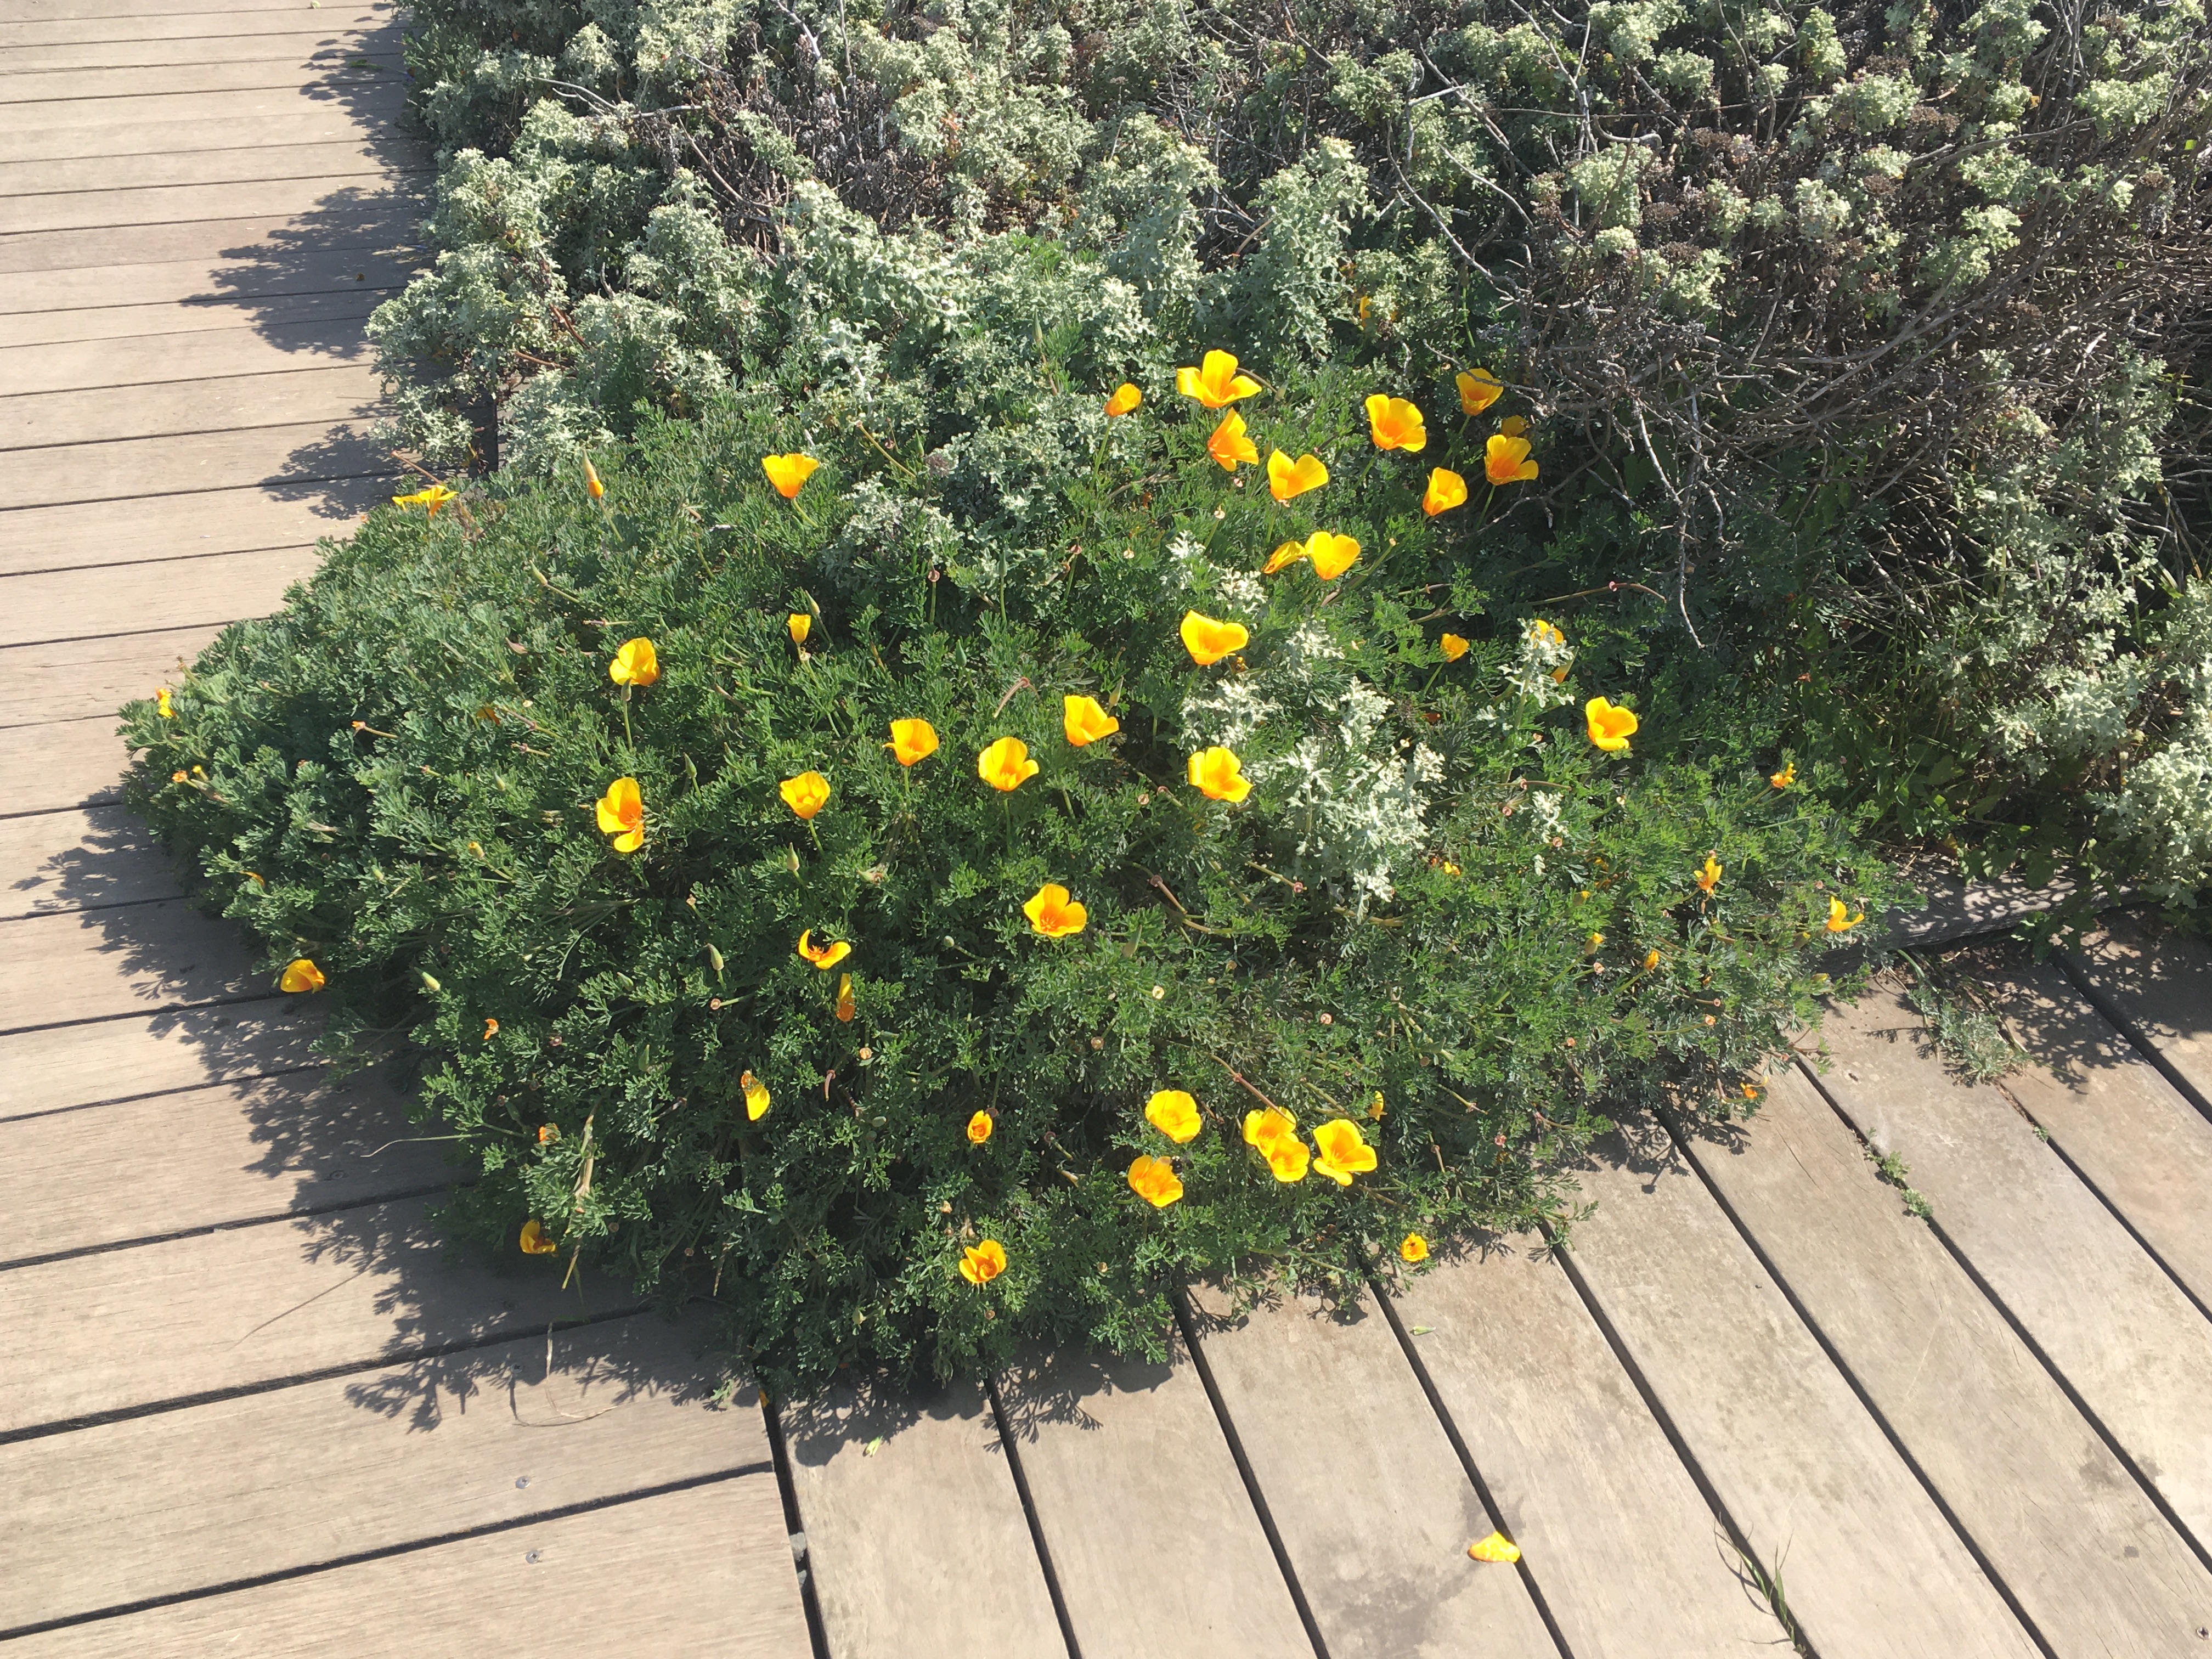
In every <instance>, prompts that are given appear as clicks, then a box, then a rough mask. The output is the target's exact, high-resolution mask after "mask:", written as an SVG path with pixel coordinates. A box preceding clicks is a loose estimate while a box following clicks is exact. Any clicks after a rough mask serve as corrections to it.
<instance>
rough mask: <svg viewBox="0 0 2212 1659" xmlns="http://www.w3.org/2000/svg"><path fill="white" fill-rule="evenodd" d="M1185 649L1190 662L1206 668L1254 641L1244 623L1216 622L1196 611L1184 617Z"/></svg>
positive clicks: (1183, 636)
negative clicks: (1245, 629) (1188, 654)
mask: <svg viewBox="0 0 2212 1659" xmlns="http://www.w3.org/2000/svg"><path fill="white" fill-rule="evenodd" d="M1251 642H1252V636H1251V635H1249V634H1248V633H1246V632H1245V631H1244V624H1243V623H1233V622H1216V621H1214V619H1213V618H1212V617H1201V616H1200V615H1199V614H1198V612H1197V611H1184V612H1183V616H1182V644H1183V649H1184V650H1186V651H1188V652H1189V653H1190V659H1191V660H1192V661H1193V662H1194V663H1196V664H1197V665H1199V666H1200V667H1201V668H1203V667H1205V666H1206V665H1207V664H1209V663H1217V662H1219V661H1220V660H1221V659H1223V658H1224V657H1225V656H1227V655H1229V654H1230V653H1231V652H1234V651H1242V650H1243V648H1244V647H1246V646H1247V645H1249V644H1250V643H1251Z"/></svg>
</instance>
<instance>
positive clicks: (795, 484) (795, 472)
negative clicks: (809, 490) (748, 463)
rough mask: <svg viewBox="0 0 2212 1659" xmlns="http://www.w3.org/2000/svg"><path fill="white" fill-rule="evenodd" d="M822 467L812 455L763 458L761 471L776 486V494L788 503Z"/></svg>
mask: <svg viewBox="0 0 2212 1659" xmlns="http://www.w3.org/2000/svg"><path fill="white" fill-rule="evenodd" d="M819 465H822V463H821V462H819V461H817V460H816V459H814V458H813V457H812V456H811V455H795V454H794V455H763V456H762V457H761V471H763V472H765V473H767V474H768V481H769V483H772V484H774V485H775V493H776V494H777V495H781V496H782V497H783V499H784V500H786V501H789V500H791V499H792V498H793V496H795V495H798V494H799V491H800V490H801V489H804V488H805V484H806V481H807V480H808V479H809V478H811V477H813V476H814V469H815V468H816V467H817V466H819Z"/></svg>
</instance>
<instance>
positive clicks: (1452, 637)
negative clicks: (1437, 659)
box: [1437, 634, 1468, 662]
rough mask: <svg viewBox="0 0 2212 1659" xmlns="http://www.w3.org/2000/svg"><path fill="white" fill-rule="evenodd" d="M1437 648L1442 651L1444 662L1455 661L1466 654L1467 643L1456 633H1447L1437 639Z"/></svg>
mask: <svg viewBox="0 0 2212 1659" xmlns="http://www.w3.org/2000/svg"><path fill="white" fill-rule="evenodd" d="M1437 650H1439V651H1441V652H1443V653H1444V660H1445V661H1446V662H1457V661H1458V660H1459V659H1461V658H1462V657H1464V656H1465V655H1467V653H1468V643H1467V641H1465V640H1463V639H1462V638H1461V637H1460V636H1459V635H1456V634H1447V635H1444V636H1443V638H1442V639H1440V640H1438V641H1437Z"/></svg>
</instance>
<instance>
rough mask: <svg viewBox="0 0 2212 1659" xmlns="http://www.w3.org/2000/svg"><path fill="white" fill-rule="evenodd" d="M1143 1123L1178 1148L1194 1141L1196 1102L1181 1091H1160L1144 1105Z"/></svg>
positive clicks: (1197, 1127)
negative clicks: (1147, 1124)
mask: <svg viewBox="0 0 2212 1659" xmlns="http://www.w3.org/2000/svg"><path fill="white" fill-rule="evenodd" d="M1145 1121H1146V1122H1147V1123H1149V1124H1151V1125H1152V1127H1154V1128H1155V1129H1158V1131H1159V1132H1160V1133H1162V1134H1164V1135H1165V1136H1166V1137H1167V1138H1168V1139H1170V1140H1172V1141H1174V1142H1175V1143H1176V1145H1177V1146H1183V1145H1185V1144H1186V1143H1188V1142H1189V1141H1191V1140H1193V1139H1196V1137H1197V1135H1198V1132H1199V1129H1200V1127H1201V1124H1200V1118H1199V1115H1198V1102H1197V1101H1195V1100H1194V1099H1192V1098H1191V1097H1190V1095H1189V1093H1188V1091H1185V1090H1182V1089H1162V1090H1160V1091H1158V1093H1156V1094H1154V1095H1153V1096H1152V1098H1151V1099H1150V1100H1148V1101H1146V1103H1145Z"/></svg>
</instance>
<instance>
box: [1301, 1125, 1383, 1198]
mask: <svg viewBox="0 0 2212 1659" xmlns="http://www.w3.org/2000/svg"><path fill="white" fill-rule="evenodd" d="M1313 1137H1314V1146H1315V1149H1316V1151H1317V1152H1319V1153H1320V1156H1319V1157H1317V1158H1315V1159H1314V1165H1313V1166H1314V1168H1315V1169H1316V1170H1318V1171H1319V1172H1320V1173H1321V1174H1322V1175H1325V1176H1328V1178H1329V1179H1330V1180H1331V1181H1334V1182H1335V1183H1336V1184H1337V1185H1338V1186H1340V1187H1349V1186H1350V1185H1351V1184H1352V1176H1356V1175H1364V1174H1366V1173H1367V1172H1368V1171H1369V1170H1371V1169H1373V1168H1374V1167H1375V1149H1374V1148H1373V1147H1372V1146H1369V1145H1368V1144H1367V1139H1366V1137H1365V1136H1364V1135H1362V1134H1361V1133H1359V1126H1358V1124H1357V1123H1354V1122H1353V1121H1352V1120H1351V1119H1350V1118H1348V1117H1333V1118H1331V1119H1330V1120H1329V1121H1328V1122H1326V1123H1323V1124H1321V1125H1319V1126H1317V1127H1316V1128H1315V1130H1314V1132H1313Z"/></svg>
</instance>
